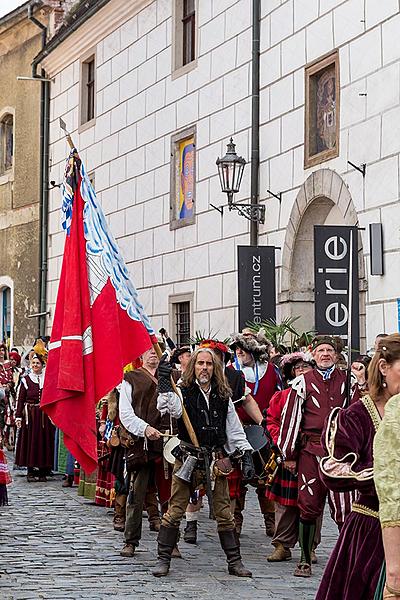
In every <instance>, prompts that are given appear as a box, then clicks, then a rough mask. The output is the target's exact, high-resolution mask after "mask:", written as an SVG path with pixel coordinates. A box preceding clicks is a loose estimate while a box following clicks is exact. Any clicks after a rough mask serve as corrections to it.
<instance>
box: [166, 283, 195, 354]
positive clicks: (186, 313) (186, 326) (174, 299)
mask: <svg viewBox="0 0 400 600" xmlns="http://www.w3.org/2000/svg"><path fill="white" fill-rule="evenodd" d="M169 303H170V325H172V327H171V328H170V331H172V332H173V333H172V335H173V339H174V342H175V343H176V345H177V346H178V347H179V346H184V345H186V344H189V343H190V334H191V324H192V305H193V294H192V293H190V294H177V295H175V296H170V298H169Z"/></svg>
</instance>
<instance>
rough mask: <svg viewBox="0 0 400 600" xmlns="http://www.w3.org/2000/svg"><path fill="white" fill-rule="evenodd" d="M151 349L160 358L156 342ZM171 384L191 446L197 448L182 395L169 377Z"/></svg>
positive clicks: (160, 352) (194, 433)
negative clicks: (179, 402) (179, 405)
mask: <svg viewBox="0 0 400 600" xmlns="http://www.w3.org/2000/svg"><path fill="white" fill-rule="evenodd" d="M153 348H154V350H155V352H156V354H157V356H158V358H161V357H162V354H163V353H162V350H161V348H160V344H159V343H158V342H154V343H153ZM171 383H172V387H173V389H174V392H175V394H177V396H179V398H180V401H181V404H182V419H183V422H184V424H185V427H186V430H187V432H188V434H189V437H190V441H191V442H192V444H193V446H196V448H199V446H200V445H199V440H198V439H197V435H196V432H195V430H194V429H193V425H192V423H191V422H190V419H189V415H188V414H187V411H186V408H185V407H184V405H183V399H182V395H181V393H180V391H179V389H178V388H177V386H176V385H175V381H174V380H173V379H172V377H171Z"/></svg>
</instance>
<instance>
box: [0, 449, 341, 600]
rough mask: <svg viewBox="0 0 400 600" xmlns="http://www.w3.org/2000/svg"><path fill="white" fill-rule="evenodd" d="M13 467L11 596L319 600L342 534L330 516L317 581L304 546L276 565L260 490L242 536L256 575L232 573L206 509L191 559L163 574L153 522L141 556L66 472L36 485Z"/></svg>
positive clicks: (5, 590) (6, 557)
mask: <svg viewBox="0 0 400 600" xmlns="http://www.w3.org/2000/svg"><path fill="white" fill-rule="evenodd" d="M10 462H11V461H10ZM12 474H13V480H14V481H13V484H12V485H11V486H9V488H8V490H9V500H10V506H5V507H0V547H1V563H0V598H1V599H2V600H23V599H24V600H25V599H26V600H28V599H31V598H32V599H33V598H35V599H37V598H47V599H51V600H56V599H62V600H75V599H81V598H86V599H96V600H97V599H108V598H120V599H122V598H125V599H128V598H134V599H135V600H144V599H149V598H155V599H157V600H164V599H168V600H170V599H175V598H177V599H182V600H183V599H185V600H192V599H196V600H198V599H199V598H200V597H201V598H202V600H216V599H218V600H225V599H230V600H231V599H233V598H235V597H236V598H249V599H251V600H269V599H272V598H273V599H276V600H292V599H296V600H311V599H312V598H314V596H315V592H316V589H317V587H318V582H319V580H320V578H321V575H322V571H323V568H324V565H325V563H326V561H327V558H328V555H329V552H330V549H331V548H332V545H333V543H334V541H335V539H336V529H335V527H334V526H333V524H332V521H331V520H330V518H329V517H328V516H327V517H326V519H325V524H324V528H323V541H322V544H321V546H320V547H319V549H318V558H319V564H318V565H315V567H314V576H313V577H312V578H311V579H299V578H295V577H293V574H292V573H293V569H294V566H295V559H297V558H298V556H299V551H298V549H297V548H296V549H295V551H294V559H293V560H292V561H290V562H286V563H278V564H269V563H268V562H267V561H266V560H265V557H266V556H267V554H269V553H270V551H271V549H272V548H271V546H270V542H269V539H268V538H266V536H265V534H264V533H263V529H262V527H261V516H260V514H259V511H258V509H257V505H256V496H255V493H254V492H252V490H250V492H249V494H248V498H249V501H248V507H247V511H246V516H245V526H244V531H243V535H242V538H241V541H242V554H243V557H244V561H245V564H246V566H247V567H249V568H250V569H251V570H252V571H253V579H238V578H236V577H231V576H229V575H228V573H227V567H226V562H225V559H224V556H223V554H222V551H221V550H220V547H219V542H218V537H217V534H216V529H215V524H214V523H213V522H212V521H209V520H208V519H207V510H205V509H203V511H202V514H201V521H200V533H199V545H198V546H191V545H189V544H185V543H184V542H181V543H180V549H181V552H182V555H183V557H184V558H183V560H179V559H174V560H173V561H172V567H171V571H170V574H169V576H168V577H165V578H162V579H155V578H154V577H153V576H152V575H151V573H150V569H151V567H152V565H153V564H154V561H155V557H156V534H155V533H151V532H149V529H148V525H147V520H144V527H143V540H142V544H141V546H140V548H139V551H138V552H137V554H136V555H135V557H134V558H122V557H120V556H119V550H120V549H121V547H122V544H123V534H122V533H118V532H116V531H114V530H113V528H112V511H110V510H107V509H105V508H102V507H98V506H95V505H94V504H93V503H91V502H89V501H87V500H84V499H82V498H80V497H78V496H77V493H76V488H72V489H71V488H69V489H68V488H67V489H65V488H62V487H61V478H60V477H54V478H52V479H51V480H49V482H48V483H29V484H28V483H27V482H26V478H25V477H23V475H22V472H21V471H13V473H12Z"/></svg>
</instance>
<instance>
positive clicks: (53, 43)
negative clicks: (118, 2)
mask: <svg viewBox="0 0 400 600" xmlns="http://www.w3.org/2000/svg"><path fill="white" fill-rule="evenodd" d="M110 1H111V0H98V2H96V4H94V5H93V6H91V7H90V8H89V9H88V10H87V11H86V12H85V13H83V14H82V15H81V16H80V17H78V19H76V21H74V22H73V23H72V24H71V25H69V26H68V27H65V29H61V31H60V32H59V33H56V34H55V35H54V36H53V37H52V38H51V40H50V41H49V42H48V43H47V44H46V46H45V47H44V48H43V50H41V51H40V52H39V54H37V55H36V56H35V58H34V59H33V61H32V66H36V65H38V64H39V63H40V62H41V61H42V60H43V59H44V58H46V56H48V55H49V54H50V53H51V52H52V51H53V50H55V49H56V48H57V47H58V46H59V45H60V44H61V43H62V42H63V41H64V40H66V39H67V38H68V37H69V36H70V35H71V34H72V33H74V31H76V30H77V29H79V27H80V26H81V25H83V23H85V22H86V21H87V20H88V19H90V18H91V17H92V16H93V15H95V14H96V13H97V12H98V11H99V10H100V9H102V8H103V7H104V6H105V5H106V4H108V3H109V2H110Z"/></svg>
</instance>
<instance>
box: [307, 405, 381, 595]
mask: <svg viewBox="0 0 400 600" xmlns="http://www.w3.org/2000/svg"><path fill="white" fill-rule="evenodd" d="M379 423H380V416H379V413H378V410H377V409H376V406H375V404H374V402H373V401H372V400H371V398H370V397H369V396H365V397H364V398H362V399H361V400H359V401H358V402H356V403H354V404H352V405H351V406H350V407H349V408H347V409H346V410H338V409H336V410H334V411H332V414H331V415H330V417H329V419H328V422H327V425H326V428H325V431H324V434H323V436H322V442H323V445H324V449H325V453H326V454H327V455H328V456H326V457H324V458H323V459H322V461H321V464H320V469H321V477H322V479H323V481H324V483H325V485H326V486H327V487H328V488H329V489H330V490H334V491H345V490H357V491H358V492H359V495H358V496H357V501H356V502H355V503H353V508H352V512H351V513H350V514H349V515H348V516H347V518H346V520H345V522H344V525H343V527H342V530H341V532H340V535H339V539H338V541H337V543H336V546H335V547H334V549H333V552H332V554H331V557H330V559H329V562H328V564H327V566H326V568H325V572H324V575H323V577H322V581H321V584H320V587H319V590H318V592H317V596H316V600H338V599H339V598H340V600H373V598H374V594H375V589H376V586H377V583H378V579H379V574H380V571H381V567H382V564H383V560H384V553H383V544H382V533H381V526H380V522H379V518H378V517H379V515H378V508H379V507H378V497H377V495H376V491H375V486H374V480H373V468H372V467H373V454H372V452H373V440H374V437H375V432H376V430H377V429H378V427H379Z"/></svg>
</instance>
